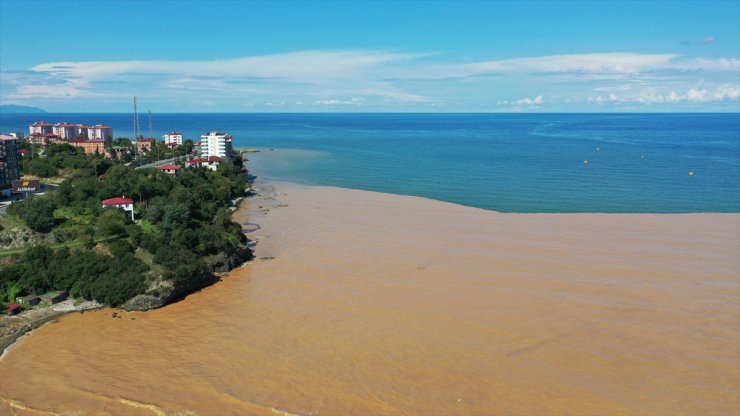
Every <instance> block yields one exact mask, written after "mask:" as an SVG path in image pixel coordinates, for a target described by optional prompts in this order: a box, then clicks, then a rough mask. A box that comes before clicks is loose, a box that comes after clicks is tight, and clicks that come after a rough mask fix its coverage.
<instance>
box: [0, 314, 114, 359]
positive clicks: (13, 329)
mask: <svg viewBox="0 0 740 416" xmlns="http://www.w3.org/2000/svg"><path fill="white" fill-rule="evenodd" d="M65 302H69V303H72V302H73V300H65V301H63V302H60V303H58V304H55V305H51V306H49V307H48V308H44V309H34V310H31V311H26V312H22V313H21V314H19V315H16V316H2V317H0V360H2V359H3V358H4V357H5V356H6V354H7V353H8V352H9V351H10V350H11V349H12V348H13V347H14V346H15V344H16V343H17V342H18V341H19V340H20V338H22V337H23V336H25V335H29V334H30V333H31V332H33V331H34V330H36V329H38V328H40V327H42V326H44V325H45V324H48V323H49V322H54V321H56V320H58V319H60V318H62V317H64V316H65V315H69V314H73V313H85V312H87V311H92V310H97V309H103V308H106V307H107V306H105V305H101V304H99V303H97V302H94V301H84V302H82V303H81V304H80V305H78V306H74V305H72V308H74V309H54V307H58V308H59V307H62V308H64V307H65ZM58 305H61V306H58ZM23 313H25V314H27V315H26V316H23ZM28 314H31V316H29V315H28ZM34 315H39V316H34ZM21 319H22V320H23V321H22V322H14V320H21ZM6 325H7V327H6Z"/></svg>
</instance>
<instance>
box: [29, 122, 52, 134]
mask: <svg viewBox="0 0 740 416" xmlns="http://www.w3.org/2000/svg"><path fill="white" fill-rule="evenodd" d="M28 130H29V133H30V134H31V135H33V134H34V133H38V134H45V133H53V132H54V131H53V130H54V126H52V125H51V124H50V123H47V122H45V121H37V122H35V123H33V124H31V125H30V126H29V127H28Z"/></svg>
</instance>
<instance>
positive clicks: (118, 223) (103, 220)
mask: <svg viewBox="0 0 740 416" xmlns="http://www.w3.org/2000/svg"><path fill="white" fill-rule="evenodd" d="M125 232H126V213H125V212H124V211H123V210H121V209H119V208H106V209H104V210H103V214H102V215H101V216H100V217H98V220H97V222H96V230H95V234H96V235H97V236H98V237H108V236H113V235H120V234H124V233H125Z"/></svg>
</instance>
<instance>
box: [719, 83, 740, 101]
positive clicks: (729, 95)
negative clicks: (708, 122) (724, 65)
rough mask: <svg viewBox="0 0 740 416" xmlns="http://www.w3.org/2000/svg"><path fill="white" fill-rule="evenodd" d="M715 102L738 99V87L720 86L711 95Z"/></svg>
mask: <svg viewBox="0 0 740 416" xmlns="http://www.w3.org/2000/svg"><path fill="white" fill-rule="evenodd" d="M713 98H714V99H715V100H720V101H721V100H737V99H738V98H740V85H729V84H726V85H721V86H719V87H718V88H717V90H716V91H715V92H714V94H713Z"/></svg>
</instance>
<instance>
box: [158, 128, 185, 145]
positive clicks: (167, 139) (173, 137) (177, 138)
mask: <svg viewBox="0 0 740 416" xmlns="http://www.w3.org/2000/svg"><path fill="white" fill-rule="evenodd" d="M162 137H163V138H164V144H166V145H169V144H171V143H174V144H175V146H179V145H181V144H182V133H178V132H176V131H173V132H171V133H167V134H165V135H164V136H162Z"/></svg>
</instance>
